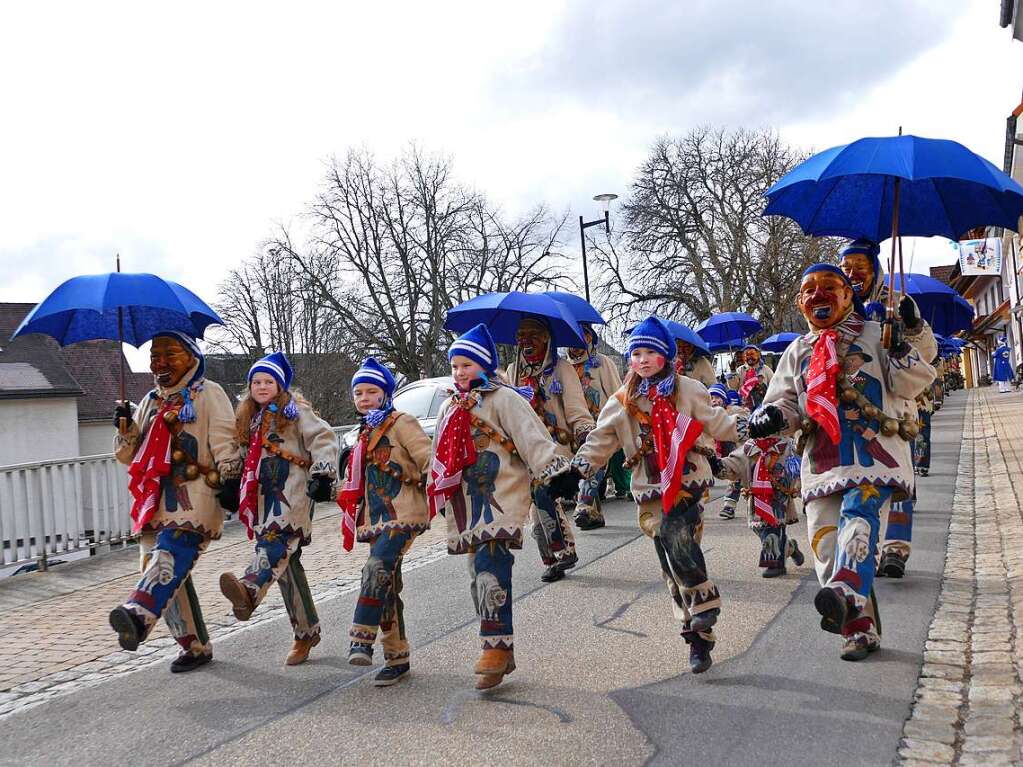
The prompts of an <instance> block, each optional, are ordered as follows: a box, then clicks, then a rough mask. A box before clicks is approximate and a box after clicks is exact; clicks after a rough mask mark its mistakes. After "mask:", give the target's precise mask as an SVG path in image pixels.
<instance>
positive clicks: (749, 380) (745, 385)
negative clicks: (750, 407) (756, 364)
mask: <svg viewBox="0 0 1023 767" xmlns="http://www.w3.org/2000/svg"><path fill="white" fill-rule="evenodd" d="M758 383H760V375H759V374H758V373H757V371H756V368H753V367H749V368H747V369H746V378H745V379H744V380H743V382H742V385H741V386H740V387H739V396H740V397H742V399H743V401H745V400H746V398H747V397H749V395H750V393H751V392H752V391H753V390H754V389H755V388H756V387H757V384H758Z"/></svg>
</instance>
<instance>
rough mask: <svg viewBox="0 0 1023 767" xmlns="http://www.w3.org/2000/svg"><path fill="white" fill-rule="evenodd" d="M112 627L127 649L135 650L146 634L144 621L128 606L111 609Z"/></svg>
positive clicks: (123, 646) (121, 643)
mask: <svg viewBox="0 0 1023 767" xmlns="http://www.w3.org/2000/svg"><path fill="white" fill-rule="evenodd" d="M110 627H111V628H112V629H113V630H114V631H116V632H117V642H118V644H120V645H121V647H122V648H123V649H125V650H131V651H133V652H134V651H135V650H137V649H138V648H139V642H141V641H142V637H143V636H144V635H145V629H144V628H143V626H142V621H141V620H140V619H139V617H138V616H137V615H135V613H133V612H132V611H131V610H129V609H128V608H127V607H115V608H114V609H113V610H111V611H110Z"/></svg>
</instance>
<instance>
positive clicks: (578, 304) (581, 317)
mask: <svg viewBox="0 0 1023 767" xmlns="http://www.w3.org/2000/svg"><path fill="white" fill-rule="evenodd" d="M543 295H545V296H550V297H551V298H553V299H554V300H555V301H560V302H561V303H563V304H564V305H565V306H567V307H568V311H569V312H570V313H571V314H572V316H573V317H575V320H576V322H589V323H591V324H594V325H606V324H607V321H606V320H605V319H604V318H603V317H602V316H601V315H600V312H598V311H597V310H596V309H595V308H594V306H593V304H591V303H590V302H589V301H587V300H586V299H585V298H580V297H579V296H577V295H575V294H574V293H565V292H563V291H560V290H546V291H544V293H543Z"/></svg>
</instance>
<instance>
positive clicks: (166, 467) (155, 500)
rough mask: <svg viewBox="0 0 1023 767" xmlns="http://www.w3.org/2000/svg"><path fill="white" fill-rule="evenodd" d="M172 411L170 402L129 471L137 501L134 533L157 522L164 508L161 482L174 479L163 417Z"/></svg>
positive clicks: (130, 486)
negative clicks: (156, 516)
mask: <svg viewBox="0 0 1023 767" xmlns="http://www.w3.org/2000/svg"><path fill="white" fill-rule="evenodd" d="M171 409H173V408H171V407H170V406H169V405H168V404H167V403H166V402H164V403H163V404H162V405H160V408H159V409H158V410H157V412H156V417H155V418H153V421H152V423H151V424H150V426H149V432H148V433H147V434H146V438H145V439H144V440H143V441H142V447H141V448H140V449H139V451H138V452H137V453H136V454H135V458H134V459H133V460H132V462H131V466H129V467H128V490H129V491H130V492H131V495H132V497H133V498H134V499H135V500H134V502H133V503H132V505H131V518H132V528H131V530H132V532H133V533H137V532H139V531H140V530H141V529H142V528H143V527H145V526H146V523H147V522H149V520H150V519H152V518H153V515H154V514H155V513H156V509H157V507H158V506H159V505H160V495H161V490H160V479H162V478H163V477H167V476H170V471H171V460H170V452H171V433H170V427H169V426H167V422H166V421H165V420H163V414H164V413H166V412H167V411H168V410H171Z"/></svg>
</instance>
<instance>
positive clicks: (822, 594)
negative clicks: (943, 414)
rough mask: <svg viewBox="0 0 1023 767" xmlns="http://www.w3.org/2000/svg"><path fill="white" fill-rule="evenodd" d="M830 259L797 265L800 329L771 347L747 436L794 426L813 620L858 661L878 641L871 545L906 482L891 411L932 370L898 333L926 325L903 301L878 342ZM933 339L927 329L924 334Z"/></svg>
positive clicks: (906, 459) (911, 431)
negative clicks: (811, 569) (761, 396)
mask: <svg viewBox="0 0 1023 767" xmlns="http://www.w3.org/2000/svg"><path fill="white" fill-rule="evenodd" d="M853 297H854V294H853V286H852V283H850V281H849V278H848V277H847V276H846V275H845V273H844V272H843V271H842V270H841V269H839V268H838V267H835V266H832V265H830V264H815V265H813V266H811V267H809V268H808V269H807V270H806V271H805V272H804V274H803V279H802V282H801V284H800V289H799V294H798V298H797V302H798V305H799V308H800V309H801V311H802V312H803V316H804V317H806V320H807V324H808V326H809V332H808V333H807V334H806V335H805V336H802V337H801V338H798V339H796V340H795V341H793V342H792V344H790V345H789V347H788V348H787V349H786V350H785V352H784V354H783V355H782V358H781V361H780V363H779V365H778V370H777V372H776V373H775V375H774V378H773V379H772V380H771V384H770V386H769V387H768V390H767V396H766V398H765V400H764V404H763V405H762V406H761V407H760V408H759V409H758V410H757V412H756V413H754V414H753V416H752V417H751V419H750V436H751V437H753V438H754V439H760V438H764V437H770V436H773V435H774V434H777V433H779V432H781V433H782V434H786V435H792V434H794V433H795V432H796V431H800V430H801V431H802V437H801V441H803V440H805V445H801V446H800V448H801V449H800V450H799V452H800V453H801V454H802V469H801V481H802V496H803V501H804V504H805V509H806V515H807V535H808V536H809V539H810V543H811V548H812V549H813V555H814V560H815V564H816V569H817V577H818V580H819V581H820V584H821V588H820V590H819V591H818V592H817V595H816V597H815V599H814V605H815V607H816V608H817V610H818V612H819V613H820V614H821V616H822V620H821V628H822V629H824V630H825V631H830V632H834V633H841V634H842V635H843V637H844V640H845V641H844V644H843V648H842V653H841V657H842V658H843V659H844V660H861V659H863V658H865V657H866V656H867V654H868V653H870V652H872V651H874V650H876V649H877V648H878V647H879V646H880V642H881V637H880V623H879V621H878V620H877V606H876V601H875V599H874V593H873V581H874V574H875V570H876V567H877V558H878V544H879V541H882V540H884V536H885V530H884V528H885V525H886V523H887V519H888V510H889V505H890V503H891V501H892V500H893V499H898V498H900V497H908V496H909V495H910V494H911V493H912V491H913V462H912V456H911V453H910V441H911V440H912V439H913V438H914V437H915V436H916V428H915V427H916V423H915V421H916V419H915V413H914V414H913V415H914V418H913V419H912V420H910V419H902V420H901V421H900V419H899V418H898V417H897V416H895V415H893V414H895V413H896V412H897V410H896V408H897V407H899V405H900V403H901V402H902V401H904V400H906V399H910V400H911V399H913V398H915V397H916V395H917V394H918V393H920V392H921V391H922V390H923V389H925V388H926V387H928V386H929V385H930V383H931V381H932V380H933V379H934V368H932V367H931V366H930V364H928V362H926V361H925V359H924V358H922V357H921V356H920V353H919V352H918V351H917V350H916V349H915V348H914V347H913V345H911V344H910V343H909V342H908V341H907V340H906V338H905V337H902V335H903V332H904V333H905V335H906V336H908V337H911V338H914V340H916V341H917V342H918V343H920V342H921V341H920V339H919V338H916V337H917V336H919V335H921V334H928V335H929V334H930V329H929V328H928V327H927V325H926V323H923V322H921V320H920V317H919V314H917V313H916V312H915V304H912V302H911V301H907V300H903V301H902V302H900V304H899V316H900V320H899V322H898V323H897V324H896V325H895V326H894V328H893V340H892V345H891V348H890V349H886V348H884V346H883V345H882V342H881V325H879V324H878V323H876V322H873V321H869V320H864V319H863V316H862V315H861V314H859V313H858V312H857V311H856V310H855V308H854V302H853ZM931 342H932V343H933V338H932V339H931Z"/></svg>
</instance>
